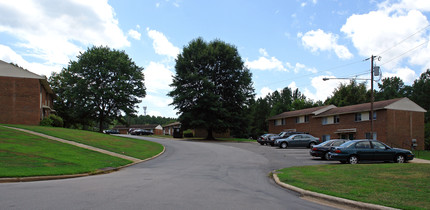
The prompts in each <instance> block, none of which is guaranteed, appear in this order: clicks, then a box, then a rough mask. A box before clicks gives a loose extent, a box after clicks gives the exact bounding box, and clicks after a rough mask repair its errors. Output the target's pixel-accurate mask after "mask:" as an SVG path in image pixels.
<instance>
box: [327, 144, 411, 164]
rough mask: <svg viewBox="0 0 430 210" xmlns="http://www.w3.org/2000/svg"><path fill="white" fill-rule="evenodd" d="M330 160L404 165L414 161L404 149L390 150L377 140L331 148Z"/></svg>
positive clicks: (409, 152)
mask: <svg viewBox="0 0 430 210" xmlns="http://www.w3.org/2000/svg"><path fill="white" fill-rule="evenodd" d="M328 156H329V159H330V160H337V161H340V162H341V163H350V164H356V163H358V162H360V161H384V162H386V161H394V162H396V163H405V162H407V161H409V160H413V159H414V154H413V153H412V152H411V151H409V150H406V149H398V148H391V147H389V146H387V145H386V144H384V143H382V142H380V141H377V140H368V139H365V140H352V141H348V142H345V143H343V144H342V145H340V146H339V147H335V148H333V147H332V148H331V150H330V152H329V155H328Z"/></svg>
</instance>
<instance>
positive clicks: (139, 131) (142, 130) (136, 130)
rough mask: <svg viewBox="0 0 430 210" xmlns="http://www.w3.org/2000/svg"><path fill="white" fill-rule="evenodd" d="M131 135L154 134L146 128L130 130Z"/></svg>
mask: <svg viewBox="0 0 430 210" xmlns="http://www.w3.org/2000/svg"><path fill="white" fill-rule="evenodd" d="M130 134H131V135H154V133H153V132H152V131H150V130H145V129H135V130H132V131H131V132H130Z"/></svg>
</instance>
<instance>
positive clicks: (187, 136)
mask: <svg viewBox="0 0 430 210" xmlns="http://www.w3.org/2000/svg"><path fill="white" fill-rule="evenodd" d="M184 137H185V138H192V137H194V134H193V131H192V130H186V131H184Z"/></svg>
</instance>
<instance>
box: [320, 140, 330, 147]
mask: <svg viewBox="0 0 430 210" xmlns="http://www.w3.org/2000/svg"><path fill="white" fill-rule="evenodd" d="M332 142H333V141H325V142H323V143H321V144H319V146H329V145H330V144H331V143H332Z"/></svg>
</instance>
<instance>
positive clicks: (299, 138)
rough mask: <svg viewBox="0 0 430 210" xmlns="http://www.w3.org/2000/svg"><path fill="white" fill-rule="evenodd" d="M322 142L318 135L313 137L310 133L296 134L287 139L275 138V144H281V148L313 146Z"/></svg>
mask: <svg viewBox="0 0 430 210" xmlns="http://www.w3.org/2000/svg"><path fill="white" fill-rule="evenodd" d="M319 143H321V142H320V139H319V138H317V137H313V136H312V135H309V134H294V135H291V136H289V137H288V138H285V139H277V140H275V146H279V147H280V148H283V149H285V148H287V147H308V148H310V147H312V146H313V145H317V144H319Z"/></svg>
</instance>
